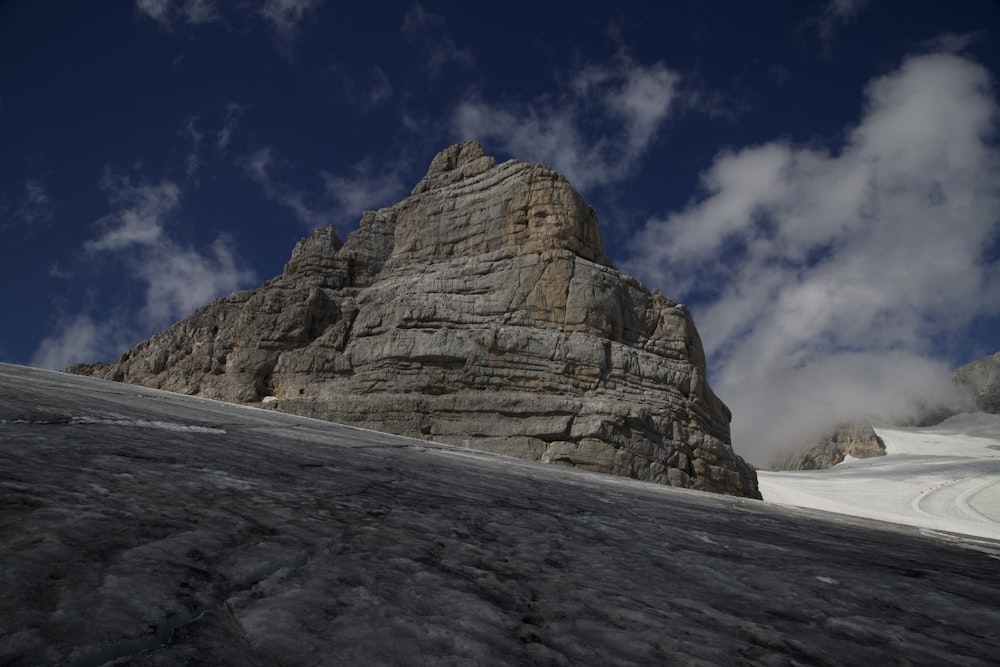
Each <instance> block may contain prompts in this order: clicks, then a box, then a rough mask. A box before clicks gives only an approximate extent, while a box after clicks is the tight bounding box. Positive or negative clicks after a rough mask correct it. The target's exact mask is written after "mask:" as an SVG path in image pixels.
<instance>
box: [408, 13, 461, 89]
mask: <svg viewBox="0 0 1000 667" xmlns="http://www.w3.org/2000/svg"><path fill="white" fill-rule="evenodd" d="M400 30H401V32H402V33H403V35H405V36H406V38H407V40H408V41H409V42H410V44H411V45H412V46H413V47H414V48H416V49H417V50H418V51H419V52H420V62H421V63H422V65H423V67H424V73H425V74H426V75H427V77H428V78H429V79H436V78H437V77H438V76H439V75H441V73H442V72H443V71H444V69H445V68H446V67H448V66H449V65H451V64H454V65H456V66H458V67H462V68H468V67H471V66H472V65H473V63H474V62H475V59H474V58H473V56H472V52H471V51H469V50H468V49H462V48H459V47H458V46H457V45H456V44H455V38H454V37H452V35H451V33H449V32H448V31H447V30H446V29H445V22H444V19H443V18H442V17H441V16H439V15H437V14H432V13H431V12H428V11H427V10H426V9H424V8H423V6H422V5H420V4H415V5H413V8H412V9H411V10H410V11H409V12H407V14H406V16H405V17H403V25H402V27H401V29H400Z"/></svg>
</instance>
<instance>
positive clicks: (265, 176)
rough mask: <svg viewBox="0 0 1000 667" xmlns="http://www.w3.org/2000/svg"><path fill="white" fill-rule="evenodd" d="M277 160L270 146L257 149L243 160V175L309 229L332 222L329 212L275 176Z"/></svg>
mask: <svg viewBox="0 0 1000 667" xmlns="http://www.w3.org/2000/svg"><path fill="white" fill-rule="evenodd" d="M279 162H280V161H279V160H278V159H277V158H276V157H274V153H273V151H272V150H271V149H270V148H269V147H264V148H260V149H257V150H256V151H254V152H253V153H252V154H250V155H249V156H248V157H247V158H245V159H244V160H243V169H244V171H245V172H246V174H247V175H248V176H249V177H250V178H251V180H253V181H254V182H255V183H257V185H258V186H260V188H261V190H262V191H263V193H264V196H265V197H267V198H268V199H270V200H272V201H274V202H275V203H277V204H279V205H280V206H283V207H285V208H287V209H289V210H290V211H291V212H292V214H293V215H294V216H295V218H296V220H298V221H299V222H300V223H302V225H304V226H305V227H308V228H310V229H318V228H320V227H325V226H327V225H329V224H332V223H333V222H334V219H333V218H334V216H333V215H332V213H331V212H330V211H327V210H324V209H323V208H322V207H321V206H320V205H319V204H317V203H315V202H314V201H313V199H312V198H310V197H309V196H307V194H306V193H305V192H303V191H301V190H299V189H297V188H294V187H292V186H290V185H288V184H287V183H285V182H284V181H282V180H281V179H279V178H278V177H277V176H275V175H274V171H275V170H276V169H278V168H280V167H281V166H282V165H280V164H279Z"/></svg>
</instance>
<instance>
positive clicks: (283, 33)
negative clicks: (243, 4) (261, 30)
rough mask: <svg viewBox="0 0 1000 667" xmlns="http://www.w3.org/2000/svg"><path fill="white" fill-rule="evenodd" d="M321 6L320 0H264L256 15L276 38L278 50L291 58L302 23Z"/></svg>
mask: <svg viewBox="0 0 1000 667" xmlns="http://www.w3.org/2000/svg"><path fill="white" fill-rule="evenodd" d="M320 4H322V2H321V0H264V2H263V3H262V4H261V6H260V8H259V10H258V13H259V15H260V17H261V18H263V19H264V21H265V22H266V23H267V24H268V25H270V27H271V29H272V30H274V33H275V34H276V35H277V37H278V47H279V50H281V51H282V53H283V54H284V55H285V57H286V58H290V57H291V53H292V47H293V45H294V42H295V39H296V37H297V35H298V31H299V27H300V26H301V25H302V22H303V21H305V20H306V18H307V17H308V16H309V15H310V14H311V13H312V12H313V11H315V10H316V8H317V7H319V6H320Z"/></svg>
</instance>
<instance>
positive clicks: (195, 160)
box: [181, 116, 205, 178]
mask: <svg viewBox="0 0 1000 667" xmlns="http://www.w3.org/2000/svg"><path fill="white" fill-rule="evenodd" d="M181 136H182V137H184V138H185V139H187V140H188V142H189V143H190V145H191V150H190V151H189V152H188V155H187V158H186V159H185V160H184V170H185V172H187V176H188V178H193V177H194V176H195V174H197V173H198V169H199V168H200V167H201V156H200V155H199V150H200V148H201V140H202V139H203V138H204V137H205V135H204V133H202V131H201V130H199V129H198V117H197V116H188V117H187V118H186V119H184V126H183V127H182V128H181Z"/></svg>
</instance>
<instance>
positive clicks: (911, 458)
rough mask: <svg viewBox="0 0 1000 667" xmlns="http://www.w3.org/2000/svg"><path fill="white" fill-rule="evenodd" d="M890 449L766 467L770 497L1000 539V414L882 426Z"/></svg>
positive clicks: (763, 482) (765, 489)
mask: <svg viewBox="0 0 1000 667" xmlns="http://www.w3.org/2000/svg"><path fill="white" fill-rule="evenodd" d="M875 432H876V433H877V434H878V436H879V437H880V438H882V440H883V441H884V442H885V446H886V455H885V456H881V457H876V458H870V459H849V460H847V461H844V462H843V463H841V464H840V465H838V466H835V467H833V468H830V469H827V470H811V471H795V472H759V473H758V478H759V480H760V490H761V493H762V494H763V496H764V501H765V502H772V503H780V504H785V505H796V506H798V507H808V508H813V509H820V510H825V511H829V512H838V513H841V514H850V515H853V516H859V517H865V518H869V519H879V520H882V521H891V522H893V523H901V524H906V525H910V526H918V527H920V528H925V529H929V530H943V531H949V532H954V533H963V534H966V535H975V536H979V537H989V538H993V539H1000V415H991V414H985V413H982V412H978V413H973V414H962V415H957V416H955V417H952V418H951V419H948V420H946V421H944V422H942V423H940V424H938V425H937V426H930V427H926V428H901V427H897V426H878V425H876V426H875Z"/></svg>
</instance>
